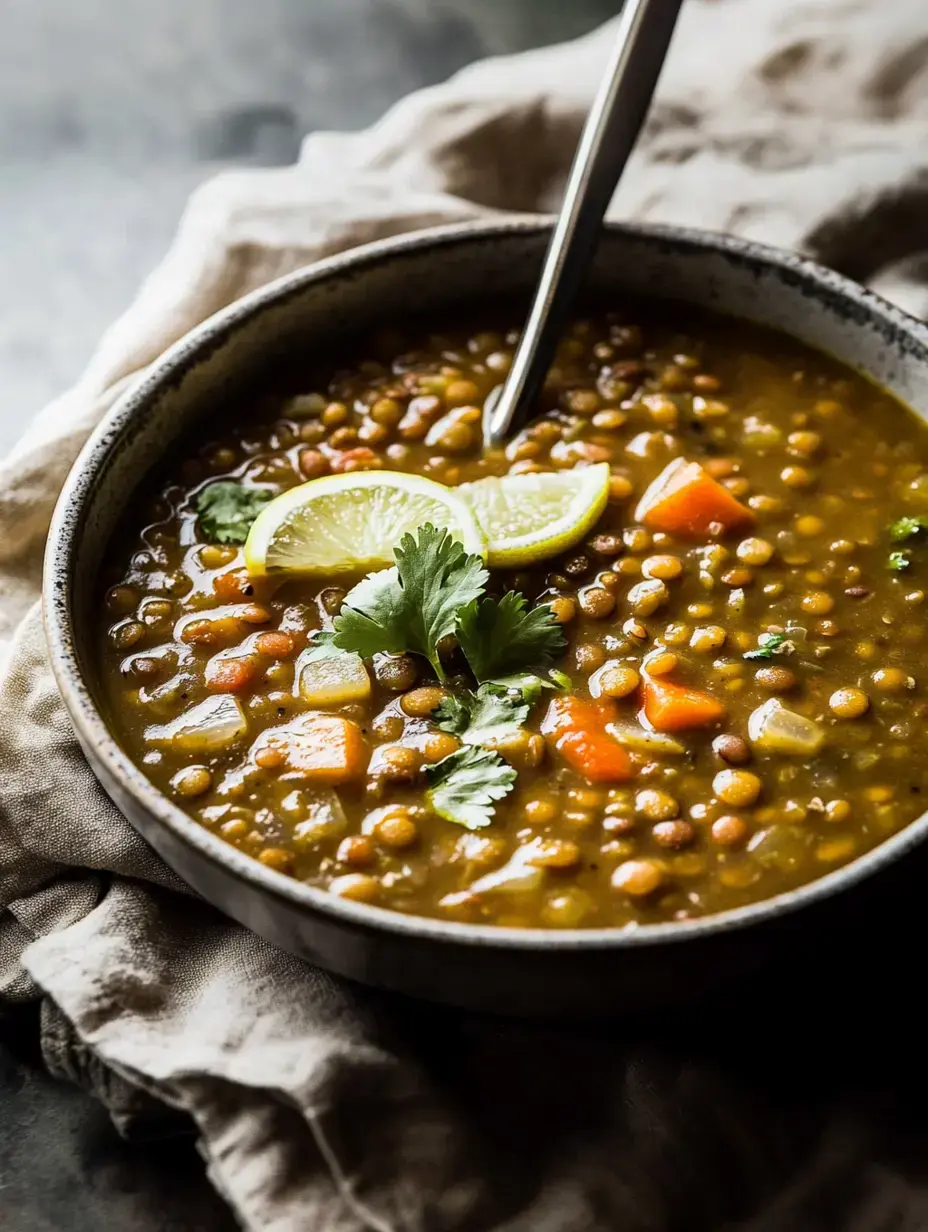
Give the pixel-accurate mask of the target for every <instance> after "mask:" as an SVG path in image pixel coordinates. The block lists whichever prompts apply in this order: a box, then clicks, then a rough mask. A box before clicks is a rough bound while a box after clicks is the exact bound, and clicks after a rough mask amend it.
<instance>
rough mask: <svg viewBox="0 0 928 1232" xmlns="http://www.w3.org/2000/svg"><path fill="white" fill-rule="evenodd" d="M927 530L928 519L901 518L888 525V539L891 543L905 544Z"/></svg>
mask: <svg viewBox="0 0 928 1232" xmlns="http://www.w3.org/2000/svg"><path fill="white" fill-rule="evenodd" d="M926 530H928V518H921V517H909V516H905V517H901V518H896V520H895V522H890V524H889V537H890V539H892V541H893V543H905V542H906V540H907V539H914V538H916V537H917V536H918V535H921V534H922V533H923V532H924V531H926Z"/></svg>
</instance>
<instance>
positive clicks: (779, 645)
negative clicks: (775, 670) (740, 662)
mask: <svg viewBox="0 0 928 1232" xmlns="http://www.w3.org/2000/svg"><path fill="white" fill-rule="evenodd" d="M762 637H763V641H762V642H761V643H760V644H759V645H758V646H757V648H756V649H755V650H748V651H746V652H745V654H744V655H743V656H742V657H743V658H745V659H772V658H774V656H777V657H778V656H780V655H788V654H792V653H793V651H794V650H795V649H796V647H795V646H794V645H793V643H792V642H791V641H790V639H789V635H788V634H787V633H764V634H763V635H762Z"/></svg>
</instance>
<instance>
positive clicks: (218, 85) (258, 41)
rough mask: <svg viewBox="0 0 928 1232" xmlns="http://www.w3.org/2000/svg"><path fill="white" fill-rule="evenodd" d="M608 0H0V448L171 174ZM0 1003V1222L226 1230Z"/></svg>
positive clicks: (327, 123)
mask: <svg viewBox="0 0 928 1232" xmlns="http://www.w3.org/2000/svg"><path fill="white" fill-rule="evenodd" d="M617 8H618V0H570V2H569V3H568V2H566V0H260V3H252V0H0V453H2V452H3V451H5V450H6V449H7V448H8V447H9V446H10V445H11V444H12V442H13V441H14V440H15V438H16V436H18V434H19V432H20V431H21V430H22V427H23V425H24V423H25V421H26V420H27V419H28V418H29V417H30V416H31V415H33V414H34V413H35V412H36V411H37V410H38V409H39V408H40V407H41V406H42V405H43V404H44V403H45V402H46V401H47V400H48V399H49V398H51V397H53V396H54V395H55V394H57V393H59V392H61V391H62V390H63V389H65V388H66V387H67V386H68V384H69V383H70V382H71V381H73V380H74V378H75V377H76V376H77V375H78V374H79V372H80V370H81V368H82V366H83V365H84V363H85V362H86V360H87V358H88V356H89V354H90V351H91V349H92V347H93V345H94V343H95V341H96V339H97V338H98V336H99V335H100V333H101V331H102V330H103V329H104V328H105V327H106V325H107V324H108V322H109V321H111V320H112V319H113V317H114V316H115V315H117V314H118V313H119V312H120V311H121V310H122V309H123V308H124V307H125V306H126V305H127V304H128V303H129V301H130V300H131V298H132V296H133V294H134V293H135V290H136V288H137V287H138V285H139V282H140V281H141V279H142V278H144V276H145V275H146V274H147V273H148V271H149V270H150V269H152V267H153V266H154V265H155V264H156V263H157V262H158V260H159V258H160V257H161V255H162V254H163V252H164V250H165V248H166V246H167V244H168V243H169V241H170V237H171V234H172V232H173V230H174V227H175V224H176V222H177V218H178V216H179V214H180V211H181V210H182V208H183V204H184V201H185V199H186V197H187V195H188V194H189V192H190V190H191V189H192V188H194V187H195V186H196V185H197V184H198V183H200V182H201V181H202V180H203V179H204V178H206V177H207V176H209V175H210V174H212V173H213V172H214V171H215V170H217V169H219V168H221V167H223V166H228V165H233V164H251V165H262V164H274V163H286V162H288V161H290V160H291V159H292V158H293V156H294V154H295V152H296V150H297V148H298V143H299V139H300V136H301V134H303V133H304V132H306V131H309V130H312V129H318V128H339V129H350V128H356V127H358V126H361V125H364V124H366V123H368V122H370V121H371V120H373V119H374V118H376V116H377V115H379V114H380V113H381V112H382V111H383V110H384V109H385V108H386V107H387V106H389V104H390V103H392V102H393V101H394V100H395V99H397V98H399V97H400V96H401V95H403V94H406V93H408V92H409V91H410V90H413V89H415V88H416V87H418V86H421V85H426V84H429V83H431V82H435V81H438V80H441V79H443V78H444V77H446V76H448V75H449V74H450V73H451V72H453V71H454V70H455V69H457V68H459V67H460V66H462V65H463V64H466V63H468V62H469V61H471V60H473V59H475V58H477V57H478V56H480V55H484V54H486V53H488V52H492V53H497V52H505V51H511V50H517V49H519V48H522V47H528V46H535V45H539V44H541V43H544V42H549V41H553V40H556V39H559V38H566V37H570V36H572V35H575V34H580V33H582V32H584V31H585V30H587V29H590V28H591V27H592V26H594V25H596V24H597V23H598V22H599V21H600V20H603V19H604V18H605V17H608V16H610V15H611V14H612V13H613V12H615V11H616V9H617ZM35 1033H36V1023H35V1020H34V1017H33V1016H32V1015H31V1014H25V1015H16V1016H15V1017H13V1018H8V1019H6V1020H3V1021H0V1228H2V1229H3V1230H4V1232H52V1230H53V1229H54V1230H56V1232H58V1230H63V1232H90V1230H91V1229H93V1230H94V1232H96V1230H97V1229H100V1228H107V1229H110V1228H111V1229H114V1230H117V1232H226V1229H231V1228H232V1221H231V1220H230V1219H229V1217H228V1215H227V1213H226V1211H225V1208H224V1207H223V1205H222V1204H221V1203H220V1201H219V1200H218V1199H217V1198H216V1197H215V1195H214V1194H213V1193H212V1190H211V1189H210V1187H209V1186H208V1184H207V1183H206V1181H205V1178H204V1177H203V1172H202V1166H201V1164H200V1161H199V1158H198V1156H197V1155H196V1153H195V1151H194V1149H193V1146H192V1144H191V1142H190V1141H189V1140H180V1141H177V1142H171V1143H161V1144H158V1143H154V1144H146V1145H129V1144H126V1143H123V1142H121V1141H120V1140H119V1139H118V1138H117V1136H116V1134H115V1131H114V1130H113V1129H112V1127H111V1126H110V1125H109V1122H108V1121H107V1119H106V1117H105V1116H104V1114H103V1113H102V1111H101V1110H100V1109H99V1108H98V1107H97V1105H95V1104H94V1103H93V1101H92V1100H90V1099H89V1098H88V1097H86V1096H83V1095H82V1094H80V1093H79V1092H77V1091H76V1090H73V1089H71V1088H68V1087H66V1086H64V1085H62V1084H59V1083H55V1082H53V1081H52V1080H51V1079H49V1078H47V1077H45V1076H44V1075H43V1073H42V1071H41V1069H40V1067H39V1065H38V1063H37V1059H36V1057H35V1056H34V1053H33V1051H32V1046H31V1041H32V1039H33V1038H34V1036H35Z"/></svg>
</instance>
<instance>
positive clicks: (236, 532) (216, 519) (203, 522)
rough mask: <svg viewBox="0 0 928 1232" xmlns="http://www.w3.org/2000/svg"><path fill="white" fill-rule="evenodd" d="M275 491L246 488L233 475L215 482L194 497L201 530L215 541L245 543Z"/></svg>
mask: <svg viewBox="0 0 928 1232" xmlns="http://www.w3.org/2000/svg"><path fill="white" fill-rule="evenodd" d="M273 495H274V494H273V492H270V491H268V489H267V488H246V487H245V486H244V485H243V484H240V483H234V482H233V481H232V480H231V479H223V480H221V481H220V482H218V483H211V484H210V485H209V487H206V488H203V489H202V491H200V492H198V493H197V495H196V497H195V499H194V508H195V509H196V511H197V517H198V518H199V521H200V530H201V531H202V532H203V534H204V535H205V536H206V538H207V539H209V540H210V541H211V542H212V543H244V542H245V540H246V539H247V538H248V532H249V530H251V524H252V522H253V521H254V520H255V518H256V517H257V516H258V514H259V513H260V512H261V510H262V509H263V508H264V506H265V505H266V504H267V502H268V501H269V500H270V499H271V497H272V496H273Z"/></svg>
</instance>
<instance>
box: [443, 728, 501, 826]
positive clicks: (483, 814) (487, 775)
mask: <svg viewBox="0 0 928 1232" xmlns="http://www.w3.org/2000/svg"><path fill="white" fill-rule="evenodd" d="M425 773H426V777H427V779H428V781H429V784H430V786H429V788H428V790H427V791H426V796H427V798H428V800H429V803H430V804H431V806H432V808H433V809H434V810H435V812H436V813H437V814H438V815H439V817H443V818H444V819H445V821H453V822H454V823H455V824H456V825H459V826H464V827H465V829H468V830H482V829H484V827H486V826H488V825H490V823H491V822H492V820H493V813H494V805H495V802H496V801H497V800H502V798H503V797H504V796H506V795H508V794H509V792H511V791H512V788H513V784H514V783H515V781H516V772H515V770H513V768H512V766H509V765H507V764H506V762H504V761H503V759H502V758H501V757H500V755H499V754H498V753H491V752H490V751H489V750H488V749H477V748H473V747H472V746H471V745H467V746H465V747H464V748H462V749H458V750H457V752H455V753H452V754H451V756H450V757H445V758H443V759H442V760H441V761H439V762H435V764H434V765H431V766H426V767H425Z"/></svg>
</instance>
